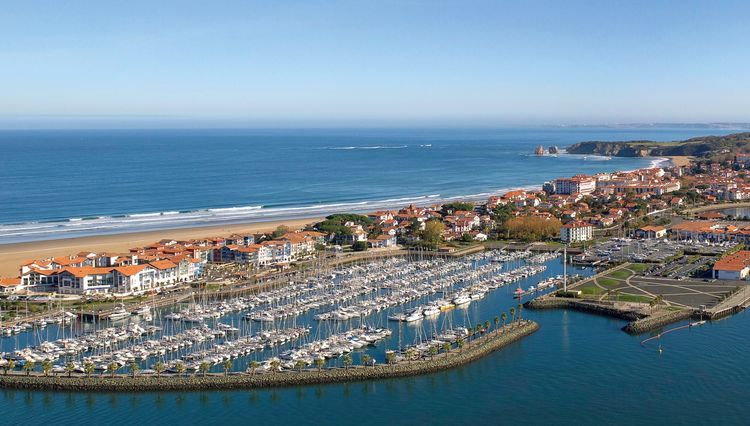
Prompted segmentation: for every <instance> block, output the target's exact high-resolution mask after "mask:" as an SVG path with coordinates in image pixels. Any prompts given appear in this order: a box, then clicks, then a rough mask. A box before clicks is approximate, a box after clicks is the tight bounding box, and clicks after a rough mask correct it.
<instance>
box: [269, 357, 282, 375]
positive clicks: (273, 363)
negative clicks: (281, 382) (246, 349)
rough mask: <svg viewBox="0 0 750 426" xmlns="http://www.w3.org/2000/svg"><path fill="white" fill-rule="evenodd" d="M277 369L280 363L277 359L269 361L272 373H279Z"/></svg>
mask: <svg viewBox="0 0 750 426" xmlns="http://www.w3.org/2000/svg"><path fill="white" fill-rule="evenodd" d="M279 367H281V361H279V360H278V359H272V360H271V370H273V372H274V373H276V372H278V371H279Z"/></svg>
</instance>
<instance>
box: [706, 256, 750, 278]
mask: <svg viewBox="0 0 750 426" xmlns="http://www.w3.org/2000/svg"><path fill="white" fill-rule="evenodd" d="M713 273H714V278H717V279H720V280H744V279H747V277H748V273H750V250H741V251H738V252H737V253H734V254H731V255H729V256H727V257H725V258H723V259H720V260H718V261H716V263H715V264H714V268H713Z"/></svg>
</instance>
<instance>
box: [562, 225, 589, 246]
mask: <svg viewBox="0 0 750 426" xmlns="http://www.w3.org/2000/svg"><path fill="white" fill-rule="evenodd" d="M593 238H594V227H593V226H592V225H591V224H590V223H586V222H580V221H575V222H570V223H568V224H565V225H563V226H562V227H561V228H560V240H562V241H563V242H564V243H576V242H580V241H589V240H592V239H593Z"/></svg>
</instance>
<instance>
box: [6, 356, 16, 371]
mask: <svg viewBox="0 0 750 426" xmlns="http://www.w3.org/2000/svg"><path fill="white" fill-rule="evenodd" d="M5 366H6V367H7V368H6V370H5V374H8V371H13V370H15V369H16V361H15V360H13V359H9V360H8V363H7V364H5Z"/></svg>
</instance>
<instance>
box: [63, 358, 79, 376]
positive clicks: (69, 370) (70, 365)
mask: <svg viewBox="0 0 750 426" xmlns="http://www.w3.org/2000/svg"><path fill="white" fill-rule="evenodd" d="M64 369H65V372H66V373H68V377H70V376H72V375H73V372H74V371H75V369H76V366H75V364H73V363H72V362H71V361H68V362H67V363H65V367H64Z"/></svg>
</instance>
